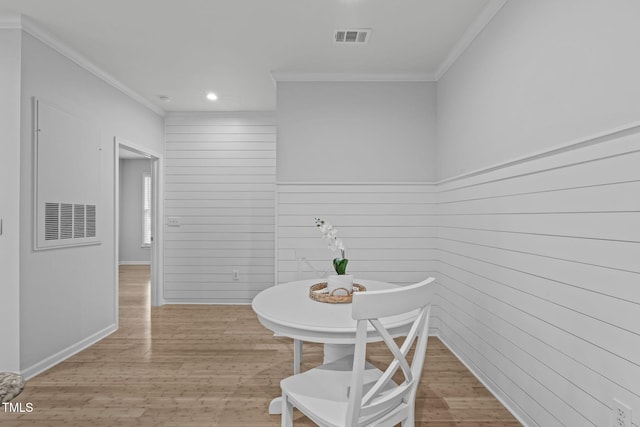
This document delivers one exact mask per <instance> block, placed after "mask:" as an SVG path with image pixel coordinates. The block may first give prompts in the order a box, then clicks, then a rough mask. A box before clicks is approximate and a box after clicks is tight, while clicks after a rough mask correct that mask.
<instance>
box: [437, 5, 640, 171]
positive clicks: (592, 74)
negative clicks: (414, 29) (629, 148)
mask: <svg viewBox="0 0 640 427" xmlns="http://www.w3.org/2000/svg"><path fill="white" fill-rule="evenodd" d="M638 16H640V3H639V2H634V1H625V0H613V1H607V2H604V1H587V2H585V1H581V0H563V1H553V0H541V1H527V0H511V1H509V2H507V3H506V5H505V6H504V7H503V8H502V10H501V11H500V12H499V13H498V14H497V15H496V17H495V18H494V19H493V20H492V21H491V22H490V23H489V25H487V26H486V27H485V28H484V30H483V31H482V32H481V33H480V35H479V36H478V37H477V38H476V40H475V41H474V42H473V43H472V45H471V46H470V47H469V48H468V49H467V50H466V51H465V52H464V54H463V55H462V56H461V57H460V58H459V59H458V61H457V62H456V63H455V64H454V65H453V66H452V67H451V68H450V69H449V70H448V72H447V73H446V74H445V75H444V76H443V77H442V78H441V79H440V80H439V81H438V169H439V173H438V176H439V178H448V177H452V176H455V175H459V174H462V173H466V172H470V171H474V170H476V169H480V168H484V167H487V166H491V165H494V164H499V163H503V162H506V161H510V160H514V159H517V158H520V157H522V156H526V155H529V154H532V153H536V152H539V151H543V150H546V149H549V148H552V147H555V146H557V145H560V144H565V143H568V142H571V141H573V140H576V139H580V138H585V137H588V136H591V135H593V134H596V133H599V132H602V131H603V130H609V129H612V128H614V127H616V126H620V125H624V124H627V123H630V122H634V121H637V120H638V118H640V102H638V99H640V85H639V84H638V75H640V57H639V56H638V55H635V54H634V52H636V51H637V48H638V37H639V34H640V29H639V27H638V25H637V20H638Z"/></svg>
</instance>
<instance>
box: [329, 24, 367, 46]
mask: <svg viewBox="0 0 640 427" xmlns="http://www.w3.org/2000/svg"><path fill="white" fill-rule="evenodd" d="M370 37H371V29H370V28H360V29H348V30H336V31H335V32H334V33H333V40H334V42H335V43H338V44H366V43H368V42H369V38H370Z"/></svg>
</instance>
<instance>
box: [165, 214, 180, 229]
mask: <svg viewBox="0 0 640 427" xmlns="http://www.w3.org/2000/svg"><path fill="white" fill-rule="evenodd" d="M167 225H168V226H169V227H180V218H178V217H177V216H170V217H169V218H167Z"/></svg>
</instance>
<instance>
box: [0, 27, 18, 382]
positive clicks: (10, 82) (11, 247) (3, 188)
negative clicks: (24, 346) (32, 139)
mask: <svg viewBox="0 0 640 427" xmlns="http://www.w3.org/2000/svg"><path fill="white" fill-rule="evenodd" d="M21 36H22V33H21V32H20V31H19V30H0V58H2V61H0V93H1V94H2V96H0V129H2V142H1V143H0V183H1V184H0V218H1V219H2V235H0V295H2V298H0V313H2V325H3V326H2V351H0V371H11V372H18V371H19V370H20V304H19V301H20V299H19V298H20V259H19V253H20V251H19V247H20V227H19V224H20V187H19V185H18V182H19V181H20V39H21Z"/></svg>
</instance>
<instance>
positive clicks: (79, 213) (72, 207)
mask: <svg viewBox="0 0 640 427" xmlns="http://www.w3.org/2000/svg"><path fill="white" fill-rule="evenodd" d="M95 237H96V207H95V205H83V204H77V203H75V204H71V203H49V202H47V203H45V208H44V238H45V240H47V241H56V240H74V239H86V238H95Z"/></svg>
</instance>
